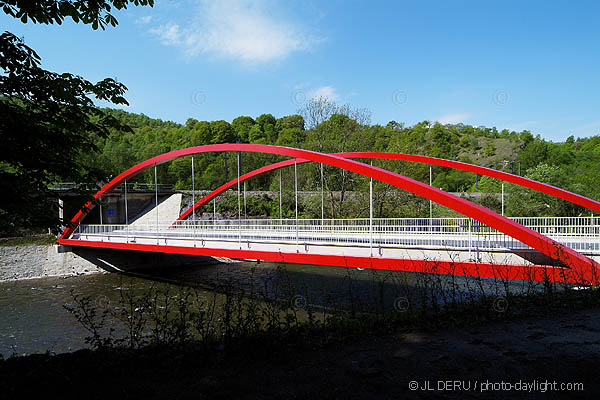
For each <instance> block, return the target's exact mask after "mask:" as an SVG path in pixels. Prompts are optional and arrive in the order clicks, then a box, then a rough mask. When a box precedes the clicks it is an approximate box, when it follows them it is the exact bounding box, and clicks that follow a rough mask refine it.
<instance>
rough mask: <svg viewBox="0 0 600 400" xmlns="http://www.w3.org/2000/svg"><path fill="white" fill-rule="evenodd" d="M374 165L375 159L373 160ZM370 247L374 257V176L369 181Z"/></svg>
mask: <svg viewBox="0 0 600 400" xmlns="http://www.w3.org/2000/svg"><path fill="white" fill-rule="evenodd" d="M371 166H373V161H371ZM369 249H370V251H371V257H373V178H371V181H370V182H369Z"/></svg>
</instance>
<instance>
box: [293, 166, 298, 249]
mask: <svg viewBox="0 0 600 400" xmlns="http://www.w3.org/2000/svg"><path fill="white" fill-rule="evenodd" d="M294 188H295V190H296V252H298V168H297V162H296V159H294Z"/></svg>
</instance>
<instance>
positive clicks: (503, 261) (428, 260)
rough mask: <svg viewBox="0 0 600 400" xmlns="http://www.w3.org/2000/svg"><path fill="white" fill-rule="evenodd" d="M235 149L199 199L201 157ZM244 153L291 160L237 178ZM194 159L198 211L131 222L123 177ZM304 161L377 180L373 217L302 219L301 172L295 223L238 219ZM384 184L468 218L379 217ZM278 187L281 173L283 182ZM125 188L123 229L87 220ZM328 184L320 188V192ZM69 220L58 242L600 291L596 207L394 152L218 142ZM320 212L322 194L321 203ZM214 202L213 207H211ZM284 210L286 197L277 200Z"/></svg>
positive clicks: (154, 162) (516, 179) (156, 160)
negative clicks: (566, 206)
mask: <svg viewBox="0 0 600 400" xmlns="http://www.w3.org/2000/svg"><path fill="white" fill-rule="evenodd" d="M228 151H234V152H238V174H237V177H236V178H235V179H234V180H232V181H230V182H227V183H226V184H224V185H223V186H221V187H219V188H217V189H216V190H214V191H213V192H211V193H209V194H208V195H206V196H205V197H203V198H201V199H199V200H198V201H197V202H196V199H195V193H196V192H195V188H194V162H193V156H194V155H196V154H202V153H209V152H228ZM242 152H255V153H263V154H273V155H280V156H287V157H291V158H290V159H287V160H285V161H281V162H278V163H275V164H271V165H267V166H264V167H262V168H259V169H257V170H255V171H251V172H248V173H246V174H243V175H240V171H239V169H240V162H239V160H240V157H241V153H242ZM186 156H191V157H192V163H191V170H192V197H193V205H192V207H190V209H188V210H186V211H184V212H183V213H181V215H179V217H178V218H174V219H173V220H169V221H162V220H160V219H159V218H158V216H159V213H158V208H159V203H158V194H156V197H155V203H156V204H155V210H156V213H155V215H156V219H154V218H152V216H153V215H152V214H151V213H152V211H150V212H149V214H150V218H145V220H144V221H145V222H144V223H143V224H139V223H138V224H131V223H129V222H130V220H129V217H128V216H127V180H128V179H131V178H132V177H134V176H136V175H137V174H139V173H141V172H143V171H146V170H148V169H152V168H154V176H155V183H156V167H157V166H158V165H160V164H163V163H166V162H170V161H172V160H175V159H177V158H181V157H186ZM354 159H388V160H402V161H407V162H415V163H424V164H429V165H436V166H443V167H449V168H454V169H460V170H463V171H469V172H473V173H476V174H479V175H485V176H490V177H493V178H497V179H500V180H502V181H505V182H510V183H513V184H516V185H520V186H523V187H527V188H529V189H532V190H536V191H539V192H542V193H545V194H548V195H551V196H555V197H558V198H560V199H563V200H565V201H569V202H571V203H574V204H577V205H580V206H582V207H586V208H588V209H589V210H591V216H586V217H573V218H558V217H555V218H528V217H522V218H507V217H505V216H503V215H500V214H497V213H495V212H493V211H491V210H489V209H487V208H485V207H482V206H480V205H477V204H475V203H472V202H470V201H468V200H465V199H463V198H461V197H458V196H456V195H453V194H451V193H447V192H444V191H442V190H440V189H437V188H435V187H432V186H431V182H430V185H427V184H425V183H422V182H419V181H416V180H414V179H411V178H408V177H406V176H403V175H400V174H397V173H394V172H391V171H388V170H385V169H382V168H378V167H375V166H373V165H372V164H367V163H363V162H359V161H356V160H354ZM307 162H315V163H320V164H321V183H322V182H323V168H322V166H323V165H330V166H333V167H337V168H341V169H344V170H346V171H350V172H353V173H356V174H360V175H363V176H366V177H369V178H370V179H371V185H370V198H371V201H370V217H369V218H363V219H337V220H336V219H325V218H320V219H299V218H298V183H297V173H295V175H294V176H295V177H296V178H295V182H294V184H295V189H296V217H295V218H293V219H281V218H279V219H246V218H242V213H241V206H240V185H241V183H242V182H244V181H245V180H247V179H250V178H252V177H255V176H258V175H260V174H264V173H268V172H271V171H275V170H277V169H280V168H284V167H292V166H293V168H294V171H295V172H296V171H297V165H298V164H302V163H307ZM374 179H375V180H378V181H381V182H385V183H387V184H390V185H392V186H395V187H397V188H400V189H403V190H406V191H408V192H411V193H413V194H416V195H418V196H420V197H423V198H426V199H429V200H430V203H433V202H435V203H437V204H440V205H443V206H445V207H448V208H451V209H453V210H455V211H457V212H458V213H460V214H462V215H463V216H464V218H413V219H411V218H395V219H381V218H373V206H372V191H373V180H374ZM280 182H281V175H280ZM121 185H124V188H125V190H124V192H125V215H126V217H125V223H124V224H118V225H114V224H102V223H101V224H94V225H90V224H84V223H83V222H84V218H85V217H86V215H88V214H89V213H90V211H91V210H92V209H93V208H94V207H95V206H96V204H97V203H98V204H101V201H102V199H103V198H105V197H106V196H107V195H108V194H109V193H110V192H112V191H113V190H115V189H116V188H117V187H119V186H121ZM235 187H237V192H238V218H236V219H232V220H217V219H216V218H212V219H210V220H206V219H198V218H197V217H196V213H197V210H198V209H201V208H202V207H203V206H204V205H206V204H207V203H208V202H210V201H211V200H213V199H214V198H215V197H216V196H218V195H219V194H221V193H223V192H225V191H226V190H228V189H230V188H235ZM322 187H323V185H322V184H321V193H323V189H322ZM94 199H95V201H92V202H88V203H87V204H85V205H84V206H83V207H82V208H81V210H80V211H79V212H78V213H77V214H76V215H75V216H74V217H73V219H72V220H71V222H70V224H69V226H68V227H67V228H66V229H65V230H64V231H63V233H62V235H61V236H60V238H59V239H58V243H59V244H61V245H67V246H86V247H98V248H109V249H124V250H135V251H146V252H162V253H172V254H187V255H199V256H213V257H229V258H238V259H251V260H264V261H275V262H286V263H303V264H317V265H328V266H343V267H355V268H374V269H386V270H399V271H412V272H426V273H438V274H454V275H464V276H479V277H488V278H503V279H521V280H536V281H546V280H547V281H552V282H567V283H576V284H583V285H597V284H598V282H599V278H600V274H599V272H600V271H599V267H600V264H599V263H598V261H600V224H599V221H598V218H597V217H594V214H593V212H596V213H598V212H600V203H599V202H597V201H595V200H592V199H589V198H586V197H584V196H580V195H577V194H575V193H571V192H568V191H566V190H563V189H560V188H557V187H553V186H550V185H546V184H544V183H541V182H536V181H533V180H530V179H526V178H523V177H521V176H517V175H513V174H509V173H505V172H502V171H497V170H494V169H489V168H485V167H480V166H476V165H471V164H466V163H462V162H457V161H451V160H444V159H439V158H432V157H425V156H416V155H408V154H395V153H375V152H355V153H337V154H325V153H319V152H314V151H309V150H302V149H295V148H289V147H281V146H270V145H256V144H215V145H206V146H197V147H190V148H187V149H181V150H176V151H172V152H169V153H165V154H162V155H159V156H156V157H153V158H151V159H149V160H147V161H144V162H142V163H140V164H138V165H135V166H134V167H132V168H130V169H128V170H127V171H125V172H123V173H122V174H120V175H119V176H117V177H116V178H114V179H113V180H111V181H110V182H109V183H108V184H106V185H105V186H104V187H103V188H102V189H100V190H99V191H98V192H97V193H96V194H95V195H94ZM321 202H322V203H321V204H322V205H323V197H321ZM213 204H214V201H213ZM280 209H281V195H280Z"/></svg>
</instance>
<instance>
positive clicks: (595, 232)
mask: <svg viewBox="0 0 600 400" xmlns="http://www.w3.org/2000/svg"><path fill="white" fill-rule="evenodd" d="M596 220H597V218H589V217H579V218H569V219H562V218H523V219H521V220H520V221H518V222H520V223H523V224H524V225H525V226H528V227H530V228H531V229H533V230H536V231H538V232H540V233H543V234H545V235H547V236H548V237H550V238H551V239H553V240H556V241H557V242H559V243H562V244H564V245H565V246H568V247H570V248H572V249H574V250H577V251H579V252H581V253H583V254H585V255H587V256H590V257H592V258H594V259H600V226H597V225H596V224H595V223H596V222H597V221H596ZM73 239H75V240H82V241H100V242H112V243H139V244H152V245H160V246H183V247H205V248H218V249H242V248H243V249H255V250H260V251H272V252H296V253H299V252H302V253H310V254H323V255H335V254H344V255H355V256H366V257H392V258H411V259H414V258H423V257H426V258H429V259H440V260H448V259H451V260H456V259H458V260H463V261H468V260H475V259H476V260H481V257H484V258H485V259H486V261H490V262H511V263H517V264H518V263H521V264H522V263H523V261H524V260H523V259H522V258H521V257H522V256H523V255H524V254H531V253H537V251H536V250H534V249H531V248H530V247H529V246H527V245H524V244H523V243H521V242H519V241H517V240H515V239H513V238H512V237H510V236H507V235H505V234H503V233H500V232H498V231H495V230H493V229H490V228H489V227H487V226H484V225H481V224H480V223H478V222H476V221H474V220H469V219H468V218H434V219H374V220H373V224H372V225H371V224H370V221H369V219H352V220H298V223H296V220H241V221H238V220H220V221H219V220H196V221H178V222H177V223H173V222H162V223H161V222H160V221H159V223H154V224H151V223H149V224H145V225H135V226H132V225H129V226H128V225H81V226H80V227H79V228H78V229H77V230H76V232H75V234H74V235H73ZM482 255H483V256H482Z"/></svg>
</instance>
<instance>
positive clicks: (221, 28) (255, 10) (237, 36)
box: [150, 0, 319, 63]
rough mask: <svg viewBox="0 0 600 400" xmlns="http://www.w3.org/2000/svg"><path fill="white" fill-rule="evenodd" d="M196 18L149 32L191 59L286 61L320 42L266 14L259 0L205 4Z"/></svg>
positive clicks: (252, 61) (254, 61)
mask: <svg viewBox="0 0 600 400" xmlns="http://www.w3.org/2000/svg"><path fill="white" fill-rule="evenodd" d="M194 15H195V16H194V17H193V18H191V20H190V21H189V23H186V24H182V25H180V24H176V23H172V22H171V23H167V24H163V25H161V26H159V27H157V28H153V29H151V30H150V32H152V33H154V34H155V35H157V36H158V38H159V39H160V40H161V42H162V43H163V44H165V45H171V46H176V47H179V48H181V49H182V50H183V52H184V53H185V54H186V55H187V56H189V57H194V56H197V55H199V54H209V55H215V56H217V57H220V58H225V59H233V60H240V61H243V62H246V63H264V62H270V61H275V60H279V59H283V58H285V57H287V56H288V55H290V54H291V53H294V52H297V51H304V50H308V49H310V48H311V47H312V46H314V45H315V44H316V43H318V42H319V40H318V39H316V38H314V37H311V36H310V35H308V34H307V33H305V32H304V31H303V30H302V29H301V28H300V27H298V26H296V25H294V24H293V23H291V22H289V21H286V20H285V18H283V17H278V18H275V17H274V16H273V15H272V14H271V13H268V12H266V11H265V7H263V5H262V2H261V1H259V0H247V1H244V0H222V1H218V2H208V1H203V2H201V4H200V5H199V7H198V9H197V10H196V12H195V13H194Z"/></svg>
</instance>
